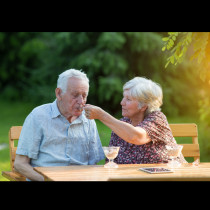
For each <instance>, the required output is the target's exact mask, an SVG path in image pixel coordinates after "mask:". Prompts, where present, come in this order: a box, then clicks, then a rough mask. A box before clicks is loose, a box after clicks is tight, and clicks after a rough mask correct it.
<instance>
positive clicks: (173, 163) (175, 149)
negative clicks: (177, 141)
mask: <svg viewBox="0 0 210 210" xmlns="http://www.w3.org/2000/svg"><path fill="white" fill-rule="evenodd" d="M182 148H183V146H182V145H175V146H168V145H166V149H167V152H168V156H169V162H168V164H167V166H168V167H169V168H178V167H180V166H181V163H180V162H178V161H177V160H175V159H176V158H177V157H179V156H180V154H181V151H182Z"/></svg>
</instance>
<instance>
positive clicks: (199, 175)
mask: <svg viewBox="0 0 210 210" xmlns="http://www.w3.org/2000/svg"><path fill="white" fill-rule="evenodd" d="M118 166H119V168H117V169H107V168H104V167H103V165H82V166H81V165H74V166H54V167H35V168H34V170H35V171H37V172H38V173H40V174H41V175H43V176H44V178H45V181H210V163H200V164H199V166H192V164H190V163H188V164H184V165H182V166H181V167H180V168H176V169H174V172H173V173H164V174H149V173H146V172H143V171H140V170H138V169H139V168H142V167H166V168H167V165H166V164H122V165H118Z"/></svg>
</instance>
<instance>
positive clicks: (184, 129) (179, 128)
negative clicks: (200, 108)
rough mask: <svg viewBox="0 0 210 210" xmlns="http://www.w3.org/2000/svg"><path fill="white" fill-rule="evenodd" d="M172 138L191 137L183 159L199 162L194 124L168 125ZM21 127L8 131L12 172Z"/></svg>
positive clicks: (196, 133)
mask: <svg viewBox="0 0 210 210" xmlns="http://www.w3.org/2000/svg"><path fill="white" fill-rule="evenodd" d="M169 126H170V128H171V130H172V134H173V136H174V137H192V144H181V145H183V149H182V154H183V155H184V157H194V160H197V159H199V161H200V150H199V144H198V129H197V125H196V124H194V123H186V124H169ZM21 130H22V126H13V127H11V128H10V130H9V145H10V166H11V170H12V171H14V161H15V156H16V150H17V147H15V144H14V142H15V141H18V140H19V137H20V133H21Z"/></svg>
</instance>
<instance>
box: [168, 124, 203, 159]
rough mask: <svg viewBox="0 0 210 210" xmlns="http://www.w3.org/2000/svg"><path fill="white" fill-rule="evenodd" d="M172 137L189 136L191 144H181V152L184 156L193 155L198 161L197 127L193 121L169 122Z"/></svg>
mask: <svg viewBox="0 0 210 210" xmlns="http://www.w3.org/2000/svg"><path fill="white" fill-rule="evenodd" d="M169 126H170V128H171V130H172V134H173V136H174V137H191V138H192V144H180V145H183V149H182V154H183V156H184V157H194V160H197V159H198V160H199V161H200V150H199V144H198V129H197V125H196V124H194V123H184V124H169Z"/></svg>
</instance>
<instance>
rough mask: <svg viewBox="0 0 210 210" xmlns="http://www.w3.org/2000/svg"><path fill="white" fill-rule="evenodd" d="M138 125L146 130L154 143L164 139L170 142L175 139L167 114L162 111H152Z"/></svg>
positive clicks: (165, 141)
mask: <svg viewBox="0 0 210 210" xmlns="http://www.w3.org/2000/svg"><path fill="white" fill-rule="evenodd" d="M138 126H140V127H142V128H143V129H145V130H146V132H147V134H148V135H149V137H150V139H151V140H152V142H153V143H155V142H157V141H163V142H164V143H166V144H167V143H169V142H171V140H172V139H173V135H172V132H171V129H170V127H169V124H168V121H167V118H166V116H165V115H164V114H163V113H162V112H160V111H157V112H152V113H151V114H149V115H148V116H147V117H146V118H145V119H144V121H143V122H141V123H140V124H139V125H138Z"/></svg>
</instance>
